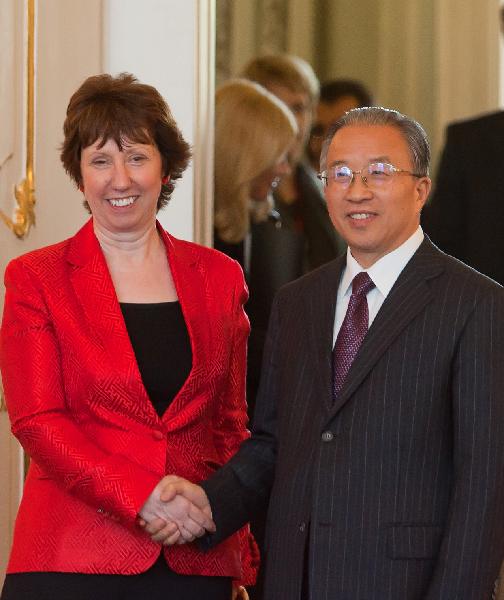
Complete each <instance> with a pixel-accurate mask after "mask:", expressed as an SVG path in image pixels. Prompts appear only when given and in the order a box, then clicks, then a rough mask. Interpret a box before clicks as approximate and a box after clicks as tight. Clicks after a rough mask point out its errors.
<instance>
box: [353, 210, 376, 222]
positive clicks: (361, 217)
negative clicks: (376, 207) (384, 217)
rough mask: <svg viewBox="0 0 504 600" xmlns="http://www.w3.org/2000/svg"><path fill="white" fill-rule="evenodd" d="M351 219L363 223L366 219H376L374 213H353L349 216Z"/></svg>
mask: <svg viewBox="0 0 504 600" xmlns="http://www.w3.org/2000/svg"><path fill="white" fill-rule="evenodd" d="M348 216H349V217H350V218H351V219H355V220H356V221H362V220H364V219H369V218H370V217H374V216H375V215H374V213H365V212H362V213H352V214H350V215H348Z"/></svg>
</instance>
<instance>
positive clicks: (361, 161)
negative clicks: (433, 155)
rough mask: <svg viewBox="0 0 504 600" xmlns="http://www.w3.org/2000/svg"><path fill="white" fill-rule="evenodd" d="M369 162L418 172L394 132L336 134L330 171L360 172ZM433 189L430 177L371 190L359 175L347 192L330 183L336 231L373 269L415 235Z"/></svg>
mask: <svg viewBox="0 0 504 600" xmlns="http://www.w3.org/2000/svg"><path fill="white" fill-rule="evenodd" d="M371 162H387V163H390V164H392V165H394V167H396V168H398V169H406V170H408V171H414V168H413V163H412V160H411V155H410V151H409V148H408V145H407V143H406V141H405V139H404V138H403V136H402V133H401V132H400V131H399V130H398V129H397V128H396V127H393V126H390V125H349V126H346V127H343V128H342V129H340V130H339V131H338V132H337V133H336V135H335V136H334V138H333V140H332V142H331V145H330V146H329V151H328V154H327V166H328V168H329V167H331V166H334V165H338V164H341V165H347V166H348V167H349V168H350V169H352V170H353V171H359V170H360V169H362V168H363V167H365V166H367V165H368V164H369V163H371ZM430 187H431V181H430V179H429V178H428V177H421V178H417V177H413V176H411V175H407V174H406V173H395V174H394V175H392V176H391V177H390V180H389V181H388V182H387V184H386V185H384V186H382V187H379V188H373V187H368V186H366V185H365V184H364V183H363V181H362V179H361V177H360V175H358V174H357V175H355V176H354V179H353V181H352V183H351V184H350V186H348V187H347V188H344V187H342V186H341V185H338V184H337V183H334V182H331V181H329V185H328V186H327V187H326V188H325V194H326V199H327V206H328V209H329V214H330V216H331V220H332V222H333V225H334V227H335V228H336V230H337V231H338V232H339V233H340V235H341V236H342V237H343V239H344V240H345V241H346V242H347V244H348V245H349V246H350V249H351V252H352V256H353V257H354V258H355V259H356V260H357V262H358V263H359V264H360V265H361V266H362V267H364V268H369V267H370V266H371V265H372V264H373V263H375V262H376V261H377V260H378V259H380V258H381V257H382V256H384V255H385V254H388V253H389V252H392V251H393V250H395V249H396V248H398V247H399V246H400V245H401V244H402V243H403V242H405V241H406V240H407V239H408V238H409V237H410V236H411V235H412V234H413V233H414V232H415V230H416V229H417V227H418V225H419V222H420V211H421V210H422V207H423V205H424V204H425V201H426V200H427V196H428V195H429V191H430Z"/></svg>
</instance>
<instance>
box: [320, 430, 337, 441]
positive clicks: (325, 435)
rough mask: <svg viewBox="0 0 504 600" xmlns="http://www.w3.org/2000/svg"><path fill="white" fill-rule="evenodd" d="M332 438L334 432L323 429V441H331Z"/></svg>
mask: <svg viewBox="0 0 504 600" xmlns="http://www.w3.org/2000/svg"><path fill="white" fill-rule="evenodd" d="M333 439H334V434H333V432H332V431H324V433H323V434H322V441H323V442H332V441H333Z"/></svg>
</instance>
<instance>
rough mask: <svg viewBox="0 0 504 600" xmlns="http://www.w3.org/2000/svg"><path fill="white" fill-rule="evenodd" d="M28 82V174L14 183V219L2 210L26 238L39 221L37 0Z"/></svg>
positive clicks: (31, 12) (31, 14)
mask: <svg viewBox="0 0 504 600" xmlns="http://www.w3.org/2000/svg"><path fill="white" fill-rule="evenodd" d="M27 7H28V36H27V38H28V41H27V50H26V55H27V82H26V174H25V177H24V179H23V180H22V181H21V182H20V183H19V184H18V185H16V186H15V187H14V196H15V198H16V204H17V207H16V209H15V212H14V219H11V218H9V217H8V216H7V215H6V214H5V213H4V212H2V211H1V210H0V218H1V219H2V221H3V222H4V223H5V224H6V225H7V227H8V228H9V229H10V230H11V231H13V232H14V234H15V235H16V236H17V237H18V238H20V239H22V238H24V237H25V236H26V235H27V234H28V232H29V231H30V227H31V226H32V225H35V210H34V206H35V175H34V173H33V157H34V131H35V0H28V2H27Z"/></svg>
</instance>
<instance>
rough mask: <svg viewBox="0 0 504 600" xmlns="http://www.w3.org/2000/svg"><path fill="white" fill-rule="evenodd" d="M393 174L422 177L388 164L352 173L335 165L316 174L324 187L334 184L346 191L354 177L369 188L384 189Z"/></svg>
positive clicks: (377, 163)
mask: <svg viewBox="0 0 504 600" xmlns="http://www.w3.org/2000/svg"><path fill="white" fill-rule="evenodd" d="M394 174H398V175H401V174H404V175H411V176H412V177H422V175H419V174H418V173H413V172H411V171H406V169H398V168H397V167H394V165H391V164H389V163H385V162H372V163H369V164H368V165H367V166H365V167H363V168H362V169H360V170H359V171H352V169H351V168H350V167H348V166H347V165H336V166H334V167H330V168H329V169H327V171H322V173H319V174H318V178H319V179H320V180H321V181H323V182H324V186H326V187H327V186H328V185H331V184H336V185H338V186H341V188H343V189H346V188H348V187H350V185H352V181H353V180H354V176H355V175H360V177H361V179H362V183H363V184H364V185H365V186H366V187H369V188H380V187H385V186H386V185H388V184H389V183H390V182H391V181H392V177H393V175H394Z"/></svg>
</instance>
